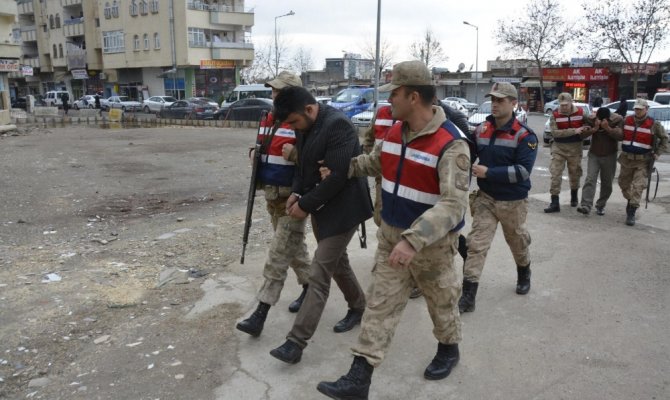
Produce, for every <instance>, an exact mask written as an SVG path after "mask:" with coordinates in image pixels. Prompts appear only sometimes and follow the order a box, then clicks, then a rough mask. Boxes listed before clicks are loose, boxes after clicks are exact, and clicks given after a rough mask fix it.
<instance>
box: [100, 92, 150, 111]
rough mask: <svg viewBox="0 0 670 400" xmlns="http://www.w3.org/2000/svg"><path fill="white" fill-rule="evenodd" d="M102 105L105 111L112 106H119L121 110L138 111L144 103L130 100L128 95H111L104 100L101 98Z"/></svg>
mask: <svg viewBox="0 0 670 400" xmlns="http://www.w3.org/2000/svg"><path fill="white" fill-rule="evenodd" d="M100 107H101V108H102V109H104V110H105V111H109V109H111V108H118V109H120V110H121V111H138V110H141V109H142V103H140V102H139V101H135V100H130V98H129V97H128V96H111V97H108V98H107V99H105V100H104V101H103V100H102V99H100Z"/></svg>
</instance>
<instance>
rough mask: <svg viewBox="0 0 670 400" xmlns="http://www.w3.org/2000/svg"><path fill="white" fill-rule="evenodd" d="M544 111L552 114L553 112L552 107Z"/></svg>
mask: <svg viewBox="0 0 670 400" xmlns="http://www.w3.org/2000/svg"><path fill="white" fill-rule="evenodd" d="M544 113H545V114H551V113H552V110H551V108H547V109H546V110H544Z"/></svg>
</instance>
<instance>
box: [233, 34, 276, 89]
mask: <svg viewBox="0 0 670 400" xmlns="http://www.w3.org/2000/svg"><path fill="white" fill-rule="evenodd" d="M254 47H255V49H254V59H253V61H252V62H251V65H250V66H248V67H246V68H244V69H242V71H240V76H241V78H242V80H243V81H244V83H258V82H265V81H267V80H268V79H269V78H271V77H273V76H274V75H273V72H274V70H273V62H274V57H273V48H272V45H271V44H270V43H262V42H261V43H258V44H256V45H255V46H254Z"/></svg>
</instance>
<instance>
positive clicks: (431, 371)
mask: <svg viewBox="0 0 670 400" xmlns="http://www.w3.org/2000/svg"><path fill="white" fill-rule="evenodd" d="M459 359H460V354H459V352H458V343H454V344H442V343H438V344H437V354H435V358H433V361H431V363H430V364H429V365H428V367H426V370H425V371H424V372H423V377H424V378H426V379H428V380H431V381H435V380H438V379H444V378H446V377H447V376H449V374H450V373H451V370H452V368H454V367H455V366H456V364H458V360H459Z"/></svg>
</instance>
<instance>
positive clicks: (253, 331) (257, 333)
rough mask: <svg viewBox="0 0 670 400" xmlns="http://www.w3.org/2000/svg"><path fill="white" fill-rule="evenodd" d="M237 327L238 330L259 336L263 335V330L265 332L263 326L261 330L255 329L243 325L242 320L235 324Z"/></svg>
mask: <svg viewBox="0 0 670 400" xmlns="http://www.w3.org/2000/svg"><path fill="white" fill-rule="evenodd" d="M235 328H237V330H238V331H242V332H244V333H246V334H249V335H251V336H253V337H259V336H260V335H261V332H263V328H261V329H260V330H253V329H251V328H250V327H248V326H246V325H243V324H242V323H241V322H240V323H238V324H237V325H235Z"/></svg>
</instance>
